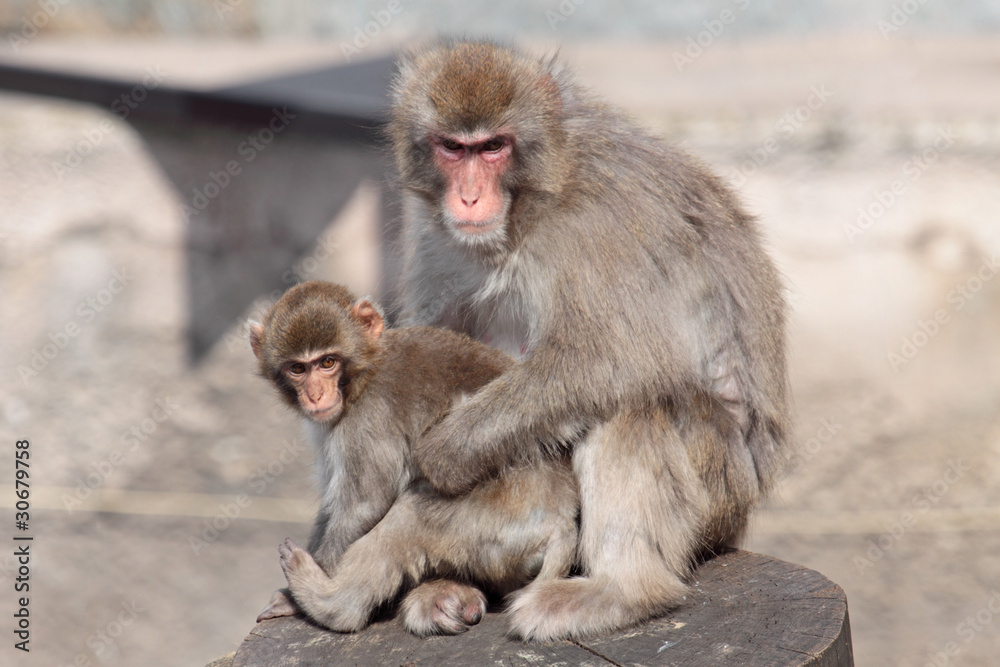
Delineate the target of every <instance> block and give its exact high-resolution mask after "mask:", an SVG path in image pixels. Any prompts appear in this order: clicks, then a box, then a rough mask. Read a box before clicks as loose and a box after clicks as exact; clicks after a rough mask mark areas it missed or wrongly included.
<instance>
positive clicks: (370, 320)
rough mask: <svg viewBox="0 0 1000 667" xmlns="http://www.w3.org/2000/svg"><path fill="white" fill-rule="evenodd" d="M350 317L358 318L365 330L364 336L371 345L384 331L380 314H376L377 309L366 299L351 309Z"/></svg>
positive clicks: (383, 321) (383, 323)
mask: <svg viewBox="0 0 1000 667" xmlns="http://www.w3.org/2000/svg"><path fill="white" fill-rule="evenodd" d="M351 315H353V316H354V317H356V318H358V321H359V322H361V325H362V326H363V327H364V328H365V335H367V336H368V339H369V340H370V341H372V342H373V343H374V342H375V341H377V340H378V339H379V338H380V337H381V336H382V331H383V330H384V329H385V320H384V319H382V313H380V312H378V308H376V307H375V306H373V305H372V303H371V301H369V300H368V299H361V300H360V301H358V302H357V303H356V304H354V306H353V307H352V308H351Z"/></svg>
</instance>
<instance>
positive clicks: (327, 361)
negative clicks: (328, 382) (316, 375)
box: [319, 356, 337, 370]
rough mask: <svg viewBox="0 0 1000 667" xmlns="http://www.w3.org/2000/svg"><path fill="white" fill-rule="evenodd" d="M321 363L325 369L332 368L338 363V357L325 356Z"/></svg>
mask: <svg viewBox="0 0 1000 667" xmlns="http://www.w3.org/2000/svg"><path fill="white" fill-rule="evenodd" d="M319 365H320V367H321V368H323V369H324V370H330V369H331V368H333V367H334V366H336V365H337V357H333V356H330V357H323V360H322V361H321V362H319Z"/></svg>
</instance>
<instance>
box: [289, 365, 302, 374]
mask: <svg viewBox="0 0 1000 667" xmlns="http://www.w3.org/2000/svg"><path fill="white" fill-rule="evenodd" d="M288 372H289V373H291V374H292V375H302V374H303V373H305V372H306V365H305V364H302V363H294V364H292V365H291V366H289V367H288Z"/></svg>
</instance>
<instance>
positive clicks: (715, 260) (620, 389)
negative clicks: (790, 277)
mask: <svg viewBox="0 0 1000 667" xmlns="http://www.w3.org/2000/svg"><path fill="white" fill-rule="evenodd" d="M485 91H505V94H504V95H486V94H485ZM506 91H511V94H510V95H507V94H506ZM462 133H467V134H469V133H473V134H474V135H475V137H477V139H478V140H479V141H483V140H485V138H488V137H490V136H503V137H505V138H506V140H508V141H511V142H513V152H512V158H511V160H510V163H509V165H505V171H504V172H503V174H502V176H500V178H501V179H502V181H501V182H502V187H503V191H504V193H505V196H506V197H507V200H506V201H507V207H506V209H505V213H506V217H505V218H504V219H503V220H494V221H491V225H490V233H488V234H482V233H480V234H477V235H473V234H469V233H465V231H464V230H463V229H461V228H459V227H458V226H456V225H455V223H454V218H455V215H454V214H453V212H451V211H449V210H445V208H444V206H443V202H442V193H443V192H444V191H445V187H446V185H447V183H446V181H445V175H444V174H442V173H440V172H439V170H437V169H436V168H435V164H434V161H433V151H432V148H433V146H432V144H433V142H434V141H435V140H437V141H439V140H440V137H446V138H447V137H451V136H453V135H458V136H459V137H462V136H466V135H464V134H462ZM388 135H389V137H390V139H391V141H392V144H393V147H394V152H395V157H396V162H397V165H398V171H399V177H400V184H401V189H402V198H403V208H404V212H405V214H406V233H405V250H406V253H407V271H406V275H405V276H404V278H403V280H402V283H401V284H402V285H403V288H404V298H403V304H402V306H403V308H402V312H403V322H404V323H408V324H436V325H443V326H448V327H451V328H453V329H456V330H458V331H462V332H465V333H467V334H469V335H471V336H472V337H474V338H479V339H481V340H484V341H489V342H492V343H493V344H495V345H499V346H501V347H502V348H503V349H506V350H507V351H509V352H512V353H514V354H518V353H521V354H523V360H522V362H521V363H519V364H516V365H514V366H511V367H509V368H507V369H506V370H505V371H504V372H503V374H502V375H501V376H500V377H499V378H497V379H496V380H494V381H492V382H490V383H489V384H487V385H486V386H485V387H483V389H481V390H480V391H479V392H478V393H477V394H476V395H474V396H473V397H471V398H470V399H469V400H467V401H465V402H464V403H463V404H462V405H459V406H456V407H455V408H454V409H453V410H451V412H450V413H449V415H448V416H447V417H446V418H445V419H444V420H442V421H441V422H440V423H438V424H436V425H435V426H434V428H433V429H432V430H431V431H429V432H428V433H427V434H426V436H425V437H424V438H421V439H420V440H419V441H418V442H417V443H415V445H414V454H415V456H416V457H417V460H418V462H419V465H420V468H421V470H422V471H423V472H424V473H425V474H426V476H427V478H428V480H429V481H430V482H431V483H432V484H433V485H434V487H435V488H437V489H439V490H441V491H443V492H445V493H461V492H463V491H465V490H466V489H468V488H470V486H471V485H473V484H474V483H476V482H477V480H482V479H488V478H490V477H492V476H494V475H496V474H497V471H498V470H501V469H503V467H504V466H505V465H508V464H509V463H510V462H511V461H523V460H526V459H534V460H542V458H541V457H542V454H543V453H544V452H545V451H552V450H558V449H560V448H561V447H563V446H567V445H568V446H570V447H572V449H573V466H574V471H575V474H576V478H577V481H578V484H579V487H580V494H581V538H580V539H581V544H580V558H581V565H582V567H583V570H584V574H585V576H584V577H582V578H579V579H572V580H555V581H545V582H538V583H537V584H532V585H530V586H529V587H528V588H526V589H525V590H524V591H523V592H522V593H521V594H520V595H519V597H518V599H517V600H516V602H515V603H514V605H513V606H512V623H513V630H514V632H515V633H516V634H519V635H520V636H522V637H525V638H532V639H554V638H560V637H568V636H582V635H588V634H594V633H600V632H604V631H607V630H611V629H614V628H620V627H624V626H627V625H630V624H633V623H637V622H639V621H642V620H643V619H646V618H648V617H650V616H652V615H654V614H657V613H660V612H661V611H663V610H665V609H668V608H670V607H671V606H673V605H676V604H677V603H678V602H679V601H680V600H681V599H682V597H683V595H684V592H685V584H684V582H685V580H686V578H687V577H688V575H689V573H690V571H691V567H692V564H693V563H695V562H696V561H697V559H698V558H699V557H702V556H704V555H710V554H712V553H715V552H718V551H719V550H722V549H725V548H727V547H728V546H730V545H732V544H734V543H736V542H737V541H738V540H739V539H740V537H741V536H742V534H743V532H744V529H745V526H746V522H747V516H748V513H749V511H750V510H751V508H752V507H754V506H755V505H756V504H757V503H758V502H759V501H760V500H761V499H762V498H763V497H765V496H766V494H767V493H768V492H769V491H770V490H771V488H772V487H773V485H774V482H775V478H776V475H777V473H778V471H779V469H780V468H781V466H782V464H783V461H784V460H785V458H786V456H787V449H788V445H787V441H786V432H787V428H788V426H787V414H788V405H787V403H788V400H787V387H786V384H787V380H786V370H785V352H784V310H785V306H784V300H783V297H782V288H781V284H780V280H779V277H778V275H777V272H776V271H775V269H774V267H773V266H772V264H771V262H770V260H769V259H768V257H767V255H766V253H765V252H764V251H763V249H762V247H761V242H760V237H759V232H758V229H757V225H756V224H755V221H754V220H753V219H752V218H751V217H750V216H749V215H747V214H746V213H745V212H744V211H743V210H742V209H741V208H740V206H739V203H738V202H737V200H736V197H735V196H734V195H733V194H732V193H731V192H730V191H729V190H728V189H727V188H726V186H725V185H724V184H723V183H722V182H721V181H720V180H719V179H718V178H716V177H715V176H714V175H712V174H711V173H710V172H709V171H708V170H707V169H706V168H704V167H703V166H702V165H701V164H699V163H698V162H697V161H696V160H694V159H693V158H691V157H690V156H688V155H685V154H684V153H682V152H680V151H678V150H676V149H674V148H671V147H670V146H668V145H666V144H664V143H663V142H661V141H660V140H658V139H656V138H654V137H652V136H650V135H649V134H648V133H646V132H645V131H643V130H642V129H640V128H638V127H637V126H636V125H635V124H633V123H632V122H631V121H629V120H628V119H627V118H625V117H624V116H623V115H622V114H621V113H620V112H618V111H616V110H614V109H612V108H610V107H609V106H607V105H605V104H603V103H601V102H599V101H596V100H594V99H593V98H591V97H590V96H589V95H588V94H587V93H586V92H584V91H583V90H582V89H580V88H579V87H578V86H577V85H576V84H575V83H574V82H573V81H572V80H571V78H570V77H569V76H568V75H567V74H566V72H565V71H564V70H563V68H562V66H561V65H559V64H558V63H557V62H554V61H550V60H539V59H535V58H532V57H530V56H527V55H524V54H522V53H520V52H518V51H516V50H513V49H509V48H506V47H502V46H497V45H494V44H489V43H460V42H459V43H445V44H442V45H439V46H436V47H433V48H430V49H426V50H423V51H419V52H416V53H414V54H412V55H410V56H408V57H406V58H404V59H403V61H402V62H401V65H400V74H399V77H398V79H397V80H396V83H395V86H394V103H393V111H392V120H391V123H390V124H389V128H388ZM487 185H488V184H487Z"/></svg>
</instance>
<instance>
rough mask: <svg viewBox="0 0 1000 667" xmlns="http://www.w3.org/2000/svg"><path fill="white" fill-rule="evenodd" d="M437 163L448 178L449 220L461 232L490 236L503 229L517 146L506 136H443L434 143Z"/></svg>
mask: <svg viewBox="0 0 1000 667" xmlns="http://www.w3.org/2000/svg"><path fill="white" fill-rule="evenodd" d="M431 145H432V146H433V148H434V162H435V163H436V164H437V167H438V169H440V170H441V173H442V174H444V176H445V181H446V182H447V186H446V189H445V194H444V202H443V205H444V210H445V214H446V217H447V218H448V220H449V222H451V224H452V226H453V227H454V228H455V230H457V231H458V232H461V233H463V234H469V235H480V234H488V233H489V232H492V231H495V230H497V229H499V228H500V227H501V226H502V225H503V222H504V219H505V218H506V215H507V207H508V204H509V199H508V196H507V193H505V192H504V189H503V185H502V180H503V174H504V172H505V171H506V170H507V169H508V168H509V166H510V160H511V153H512V152H513V145H512V142H511V139H510V138H509V137H507V136H504V135H493V136H489V135H482V136H463V137H454V136H440V137H433V138H432V139H431Z"/></svg>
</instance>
